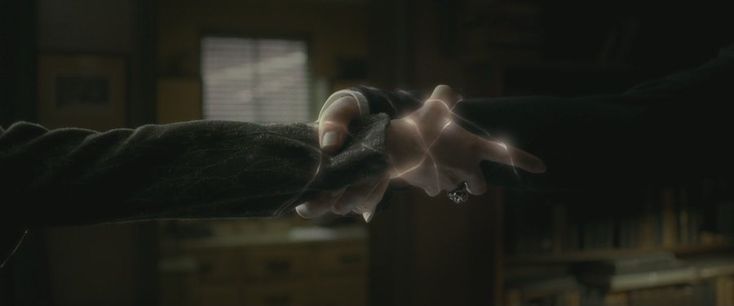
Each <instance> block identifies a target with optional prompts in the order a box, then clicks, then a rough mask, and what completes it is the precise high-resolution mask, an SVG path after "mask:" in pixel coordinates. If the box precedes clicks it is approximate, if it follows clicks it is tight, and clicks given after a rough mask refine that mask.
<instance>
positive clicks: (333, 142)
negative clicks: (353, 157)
mask: <svg viewBox="0 0 734 306" xmlns="http://www.w3.org/2000/svg"><path fill="white" fill-rule="evenodd" d="M342 139H343V137H342V135H341V133H339V131H337V130H329V131H326V132H324V134H323V136H322V137H321V149H322V150H324V151H327V152H331V151H334V150H337V149H338V148H339V147H341V143H342Z"/></svg>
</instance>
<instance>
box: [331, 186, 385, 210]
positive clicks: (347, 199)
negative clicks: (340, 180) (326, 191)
mask: <svg viewBox="0 0 734 306" xmlns="http://www.w3.org/2000/svg"><path fill="white" fill-rule="evenodd" d="M382 181H383V178H380V179H377V180H369V181H366V182H362V183H359V184H355V185H352V186H350V187H348V188H347V190H346V191H345V192H344V194H343V195H342V197H341V199H339V200H338V201H336V202H335V203H334V204H333V205H332V206H331V212H333V213H335V214H337V215H346V214H348V213H349V212H350V211H352V210H354V208H355V207H357V206H358V205H362V204H363V203H365V202H367V200H368V199H369V198H370V197H371V196H372V194H373V193H374V192H376V190H377V188H378V187H380V184H381V183H382ZM383 192H384V190H383Z"/></svg>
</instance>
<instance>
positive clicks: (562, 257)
mask: <svg viewBox="0 0 734 306" xmlns="http://www.w3.org/2000/svg"><path fill="white" fill-rule="evenodd" d="M730 250H734V245H733V244H731V243H716V244H708V245H687V246H677V247H672V248H647V249H610V250H590V251H578V252H566V253H552V254H538V255H535V254H533V255H505V256H506V257H505V258H506V260H505V262H506V263H507V264H508V265H522V264H564V263H573V262H582V261H595V260H604V259H610V258H619V257H632V256H639V255H644V254H650V253H656V252H672V253H674V254H676V255H680V256H686V255H696V254H705V253H715V252H722V251H730Z"/></svg>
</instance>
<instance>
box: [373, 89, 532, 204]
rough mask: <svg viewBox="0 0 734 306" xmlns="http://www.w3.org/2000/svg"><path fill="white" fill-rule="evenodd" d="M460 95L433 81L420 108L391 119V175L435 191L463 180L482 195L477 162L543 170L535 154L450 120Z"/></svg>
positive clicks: (483, 185) (483, 186)
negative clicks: (427, 96) (483, 161)
mask: <svg viewBox="0 0 734 306" xmlns="http://www.w3.org/2000/svg"><path fill="white" fill-rule="evenodd" d="M459 101H460V98H459V96H458V95H457V94H456V93H455V92H454V91H453V90H452V89H451V88H450V87H449V86H446V85H439V86H437V87H436V88H435V89H434V91H433V94H432V95H431V97H430V98H428V99H427V100H426V101H425V102H424V103H423V106H421V108H419V109H418V110H416V111H414V112H413V113H411V114H409V115H408V116H406V117H404V118H400V119H395V120H392V122H391V123H390V126H389V127H388V131H387V149H388V155H389V157H390V159H391V164H392V167H393V169H392V171H391V174H390V177H391V178H393V179H402V180H404V181H405V182H407V183H408V184H410V185H413V186H415V187H419V188H422V189H423V190H424V191H425V192H426V193H427V194H428V195H430V196H436V195H438V193H439V192H440V191H442V190H445V191H451V190H454V189H456V188H457V187H458V186H459V184H460V183H462V182H466V183H467V185H468V186H467V187H468V188H467V189H468V191H469V193H471V194H475V195H478V194H482V193H484V192H485V191H486V189H487V182H486V179H485V178H484V174H483V173H482V171H481V167H480V165H479V163H480V162H481V161H482V160H489V161H493V162H497V163H502V164H506V165H510V166H513V167H518V168H520V169H523V170H525V171H528V172H531V173H542V172H545V165H544V163H543V162H542V161H541V160H540V159H539V158H538V157H536V156H534V155H532V154H529V153H527V152H525V151H523V150H520V149H516V148H513V147H510V146H508V145H506V144H504V143H502V142H501V141H498V140H495V139H486V138H483V137H480V136H478V135H475V134H472V133H470V132H469V131H467V130H465V129H464V128H462V127H461V126H459V125H458V124H456V123H455V122H454V117H455V115H454V113H453V112H452V110H453V108H454V106H456V104H457V103H459Z"/></svg>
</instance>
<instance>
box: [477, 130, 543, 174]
mask: <svg viewBox="0 0 734 306" xmlns="http://www.w3.org/2000/svg"><path fill="white" fill-rule="evenodd" d="M477 142H478V143H479V147H480V150H481V156H482V158H483V159H486V160H490V161H493V162H498V163H502V164H505V165H510V166H513V167H518V168H520V169H523V170H525V171H527V172H530V173H543V172H545V170H546V167H545V163H544V162H543V161H542V160H541V159H540V158H538V157H536V156H535V155H532V154H530V153H528V152H525V151H523V150H520V149H517V148H514V147H510V146H508V145H506V144H504V143H502V142H498V141H490V140H485V139H483V138H481V137H477Z"/></svg>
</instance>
